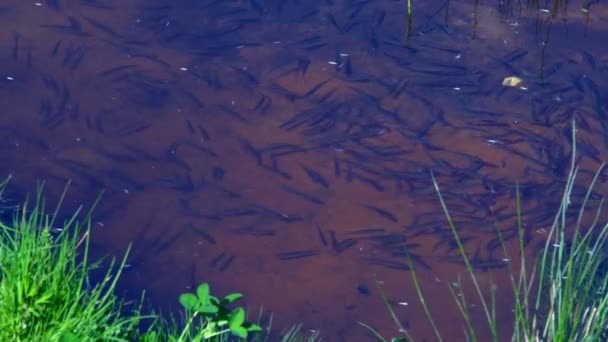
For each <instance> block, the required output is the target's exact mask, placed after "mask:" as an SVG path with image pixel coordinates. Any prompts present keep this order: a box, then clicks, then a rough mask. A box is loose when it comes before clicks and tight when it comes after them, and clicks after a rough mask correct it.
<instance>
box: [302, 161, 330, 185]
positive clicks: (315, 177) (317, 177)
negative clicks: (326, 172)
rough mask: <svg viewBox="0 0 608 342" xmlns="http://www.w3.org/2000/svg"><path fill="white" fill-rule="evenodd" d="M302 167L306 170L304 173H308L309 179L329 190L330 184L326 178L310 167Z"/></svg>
mask: <svg viewBox="0 0 608 342" xmlns="http://www.w3.org/2000/svg"><path fill="white" fill-rule="evenodd" d="M300 167H301V168H302V170H304V172H305V173H306V175H307V176H308V178H310V179H311V180H312V181H313V182H315V183H317V184H319V185H321V186H322V187H324V188H326V189H328V188H329V183H328V182H327V180H326V179H325V177H323V176H322V175H321V174H320V173H318V172H316V171H315V170H313V169H311V168H309V167H306V166H304V165H300Z"/></svg>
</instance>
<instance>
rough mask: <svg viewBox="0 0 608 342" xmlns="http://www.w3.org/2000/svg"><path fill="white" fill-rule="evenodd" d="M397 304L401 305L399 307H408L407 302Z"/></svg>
mask: <svg viewBox="0 0 608 342" xmlns="http://www.w3.org/2000/svg"><path fill="white" fill-rule="evenodd" d="M398 304H399V305H401V306H408V305H409V304H408V303H407V302H399V303H398Z"/></svg>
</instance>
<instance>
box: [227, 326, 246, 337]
mask: <svg viewBox="0 0 608 342" xmlns="http://www.w3.org/2000/svg"><path fill="white" fill-rule="evenodd" d="M230 331H231V332H232V333H233V334H234V335H236V336H238V337H240V338H242V339H246V338H247V329H245V328H243V327H240V326H239V327H236V328H230Z"/></svg>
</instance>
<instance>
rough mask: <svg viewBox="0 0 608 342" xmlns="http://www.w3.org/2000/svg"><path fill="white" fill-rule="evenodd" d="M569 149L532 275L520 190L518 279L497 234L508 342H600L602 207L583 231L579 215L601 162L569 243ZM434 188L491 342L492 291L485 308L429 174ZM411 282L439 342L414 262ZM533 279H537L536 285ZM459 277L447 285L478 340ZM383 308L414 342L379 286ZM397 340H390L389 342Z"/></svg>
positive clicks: (606, 321) (605, 320) (606, 302)
mask: <svg viewBox="0 0 608 342" xmlns="http://www.w3.org/2000/svg"><path fill="white" fill-rule="evenodd" d="M575 132H576V129H575V127H574V122H573V131H572V141H575V138H576V137H575V135H576V133H575ZM575 155H576V144H575V143H573V153H572V163H571V168H570V172H569V174H568V178H567V182H566V188H565V190H564V193H563V197H562V199H561V205H560V207H559V210H558V212H557V214H556V216H555V219H554V221H553V224H552V225H551V228H550V230H549V232H548V236H547V240H546V242H545V245H544V248H543V249H542V252H541V253H540V255H537V259H538V260H536V262H535V266H534V267H533V268H532V271H531V273H529V270H528V268H527V266H528V265H529V263H528V261H527V260H526V255H525V253H524V252H525V251H524V227H523V224H522V215H521V203H520V197H521V194H520V190H519V187H517V197H516V198H517V227H518V231H519V255H518V256H517V257H518V258H519V260H520V264H519V274H515V272H514V271H513V268H514V266H517V265H513V262H512V260H514V259H513V258H512V256H510V255H509V253H508V251H507V247H506V243H505V241H504V239H503V236H502V234H501V231H500V230H499V229H497V233H498V235H499V238H500V240H501V243H502V248H503V253H504V260H505V262H506V263H507V264H508V270H509V275H510V279H511V286H512V289H513V293H514V301H515V302H514V310H513V312H514V314H515V317H514V323H515V324H514V327H513V329H512V331H513V334H512V336H511V340H512V341H605V340H606V338H608V292H607V286H608V273H606V271H605V268H606V255H605V252H602V251H604V250H605V249H606V240H607V239H608V223H606V224H603V225H600V224H599V222H598V221H599V218H600V213H601V209H602V205H603V203H604V199H602V200H601V202H600V205H599V206H598V208H597V212H596V213H595V216H594V219H593V221H592V223H591V224H590V225H588V226H585V227H583V224H582V222H583V217H584V216H583V215H584V213H585V208H586V207H587V206H588V201H589V199H590V198H591V195H592V193H593V189H594V186H595V185H596V182H597V181H598V178H599V176H600V174H601V173H602V171H603V170H604V166H605V163H603V164H602V165H601V166H600V167H599V169H598V170H597V172H596V173H595V175H594V178H593V179H592V181H591V184H590V185H589V187H588V189H587V193H586V195H585V198H584V200H583V203H582V206H581V207H580V211H579V212H578V218H577V220H576V224H575V226H574V227H573V228H574V231H573V234H572V238H571V239H567V238H566V234H567V232H568V233H570V232H572V230H571V229H570V228H571V227H568V225H567V224H566V213H567V211H568V209H569V208H570V207H571V206H573V203H571V201H570V198H571V194H572V189H573V185H574V181H575V179H576V176H577V174H578V172H579V168H578V166H577V164H576V159H575ZM432 178H433V185H434V187H435V190H436V192H437V195H438V197H439V201H440V203H441V206H442V208H443V210H444V212H445V215H446V217H447V221H448V224H449V226H450V228H451V230H452V233H453V235H454V238H455V239H456V242H457V244H458V250H459V251H460V255H461V256H462V258H463V260H464V262H465V265H466V269H467V273H468V274H469V276H470V277H471V281H472V283H473V285H474V287H475V291H476V293H477V295H478V297H479V301H480V302H481V304H482V308H483V313H484V315H485V317H486V321H487V326H488V328H489V330H490V332H491V335H492V340H493V341H498V340H499V335H498V324H497V321H496V315H495V312H496V310H497V309H500V308H497V307H496V306H495V293H494V292H495V289H494V288H492V289H491V303H488V302H487V300H486V297H485V296H484V293H483V292H482V289H481V286H480V285H479V283H478V281H477V278H476V276H475V271H474V270H473V267H472V265H471V263H470V260H469V257H468V256H467V254H466V251H465V249H464V246H463V244H462V242H461V239H460V237H459V234H458V232H457V230H456V227H455V225H454V222H453V220H452V218H451V216H450V212H449V210H448V208H447V206H446V204H445V201H444V199H443V196H442V193H441V191H440V189H439V186H438V184H437V181H436V179H435V177H434V176H432ZM409 266H410V269H411V270H412V278H413V282H414V286H415V287H416V290H417V293H418V297H419V299H420V301H421V303H422V306H423V308H424V310H425V314H426V317H427V318H428V320H429V321H430V323H431V325H432V327H433V330H434V332H435V335H436V338H437V340H438V341H443V340H444V339H443V337H442V334H441V332H440V328H441V327H439V326H437V325H436V323H435V322H434V321H433V317H432V313H431V312H430V310H429V308H428V306H427V303H426V300H425V298H424V296H423V293H422V289H421V287H420V285H419V283H418V279H417V276H416V272H415V270H414V265H413V262H412V261H411V258H410V259H409ZM535 276H536V277H537V279H536V280H535ZM461 284H462V283H461V281H460V279H459V280H458V282H456V283H453V284H452V285H450V286H449V287H448V288H449V290H450V292H451V294H452V295H453V297H454V300H455V301H456V304H457V306H458V308H459V310H460V312H461V313H462V316H463V318H464V322H465V324H466V330H465V334H466V339H467V340H468V341H477V340H478V337H477V334H476V331H475V329H474V328H473V325H472V321H471V315H470V312H469V304H468V303H467V302H466V301H465V299H464V298H465V297H464V295H463V292H462V285H461ZM378 289H379V291H380V292H381V295H382V298H383V300H384V303H385V305H386V306H387V308H388V310H389V312H390V314H391V316H392V318H393V320H394V321H395V323H396V324H397V326H398V328H399V331H400V332H402V333H403V334H404V336H405V339H406V340H407V341H413V340H414V339H413V338H412V337H411V336H410V334H409V333H408V331H407V330H406V329H405V328H404V327H403V326H402V325H401V323H400V322H399V320H398V319H397V317H396V315H395V313H394V311H393V310H392V308H391V306H390V304H389V303H388V300H387V299H386V297H385V295H384V293H383V292H382V289H381V288H380V287H379V286H378ZM360 324H361V325H363V326H364V327H366V328H367V329H368V330H370V331H371V332H372V333H373V334H374V335H375V336H376V337H378V338H379V339H380V340H382V341H386V339H385V338H384V337H383V336H381V335H380V334H379V333H378V332H377V331H375V330H374V329H373V328H372V327H371V326H369V325H367V324H365V323H361V322H360ZM396 340H397V339H392V341H396Z"/></svg>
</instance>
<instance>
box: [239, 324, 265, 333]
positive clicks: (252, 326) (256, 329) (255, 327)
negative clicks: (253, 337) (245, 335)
mask: <svg viewBox="0 0 608 342" xmlns="http://www.w3.org/2000/svg"><path fill="white" fill-rule="evenodd" d="M242 327H243V328H245V329H247V331H249V332H260V331H262V327H261V326H259V325H257V324H253V323H249V322H245V323H243V325H242Z"/></svg>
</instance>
